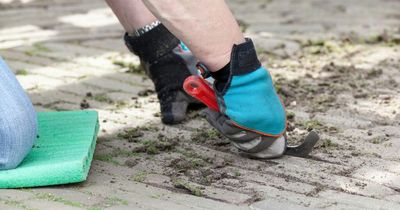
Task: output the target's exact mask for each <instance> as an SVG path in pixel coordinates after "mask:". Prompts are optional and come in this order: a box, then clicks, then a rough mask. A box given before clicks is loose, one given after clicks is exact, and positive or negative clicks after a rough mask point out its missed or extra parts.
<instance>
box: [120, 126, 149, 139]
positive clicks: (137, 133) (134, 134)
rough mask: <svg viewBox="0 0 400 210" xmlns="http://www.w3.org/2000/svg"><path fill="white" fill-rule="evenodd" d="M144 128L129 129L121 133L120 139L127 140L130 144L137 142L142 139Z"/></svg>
mask: <svg viewBox="0 0 400 210" xmlns="http://www.w3.org/2000/svg"><path fill="white" fill-rule="evenodd" d="M143 135H144V133H143V132H142V127H135V128H129V129H126V130H124V132H123V133H119V134H118V135H117V136H118V138H122V139H126V140H128V141H129V142H137V141H138V138H139V137H142V136H143Z"/></svg>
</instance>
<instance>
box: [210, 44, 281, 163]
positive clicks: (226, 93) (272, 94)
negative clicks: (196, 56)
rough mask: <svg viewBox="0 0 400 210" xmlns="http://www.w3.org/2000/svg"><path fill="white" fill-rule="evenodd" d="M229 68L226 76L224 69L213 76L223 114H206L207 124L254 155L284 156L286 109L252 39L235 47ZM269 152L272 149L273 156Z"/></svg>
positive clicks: (240, 148)
mask: <svg viewBox="0 0 400 210" xmlns="http://www.w3.org/2000/svg"><path fill="white" fill-rule="evenodd" d="M227 67H228V71H226V68H224V69H225V70H224V71H225V73H224V71H222V70H221V71H220V72H217V73H214V74H213V77H214V79H215V80H216V81H215V82H214V91H215V93H216V96H217V100H218V106H219V109H220V112H221V113H218V112H214V111H211V110H207V111H205V112H204V115H205V116H206V119H207V121H208V122H209V123H210V124H211V125H212V126H214V127H215V128H216V129H217V130H219V131H220V132H221V133H222V134H224V135H225V136H227V137H228V138H229V139H231V140H232V142H233V144H234V145H235V146H236V147H237V148H238V149H239V150H241V151H243V152H245V153H248V154H250V155H251V156H255V157H260V156H262V158H269V157H277V156H280V155H282V154H283V152H284V151H285V149H286V140H285V138H284V136H283V135H284V133H285V131H286V113H285V109H284V106H283V104H282V102H281V100H280V98H279V96H278V95H277V93H276V91H275V88H274V86H273V84H272V79H271V76H270V74H269V72H268V71H267V70H266V69H265V68H263V67H262V66H261V64H260V62H259V60H258V58H257V54H256V51H255V49H254V45H253V43H252V41H251V40H250V39H247V40H246V42H245V43H243V44H240V45H235V46H234V47H233V49H232V57H231V62H230V64H229V66H227ZM269 150H273V151H270V152H271V154H269V153H268V151H269ZM263 151H264V153H263V155H260V152H263Z"/></svg>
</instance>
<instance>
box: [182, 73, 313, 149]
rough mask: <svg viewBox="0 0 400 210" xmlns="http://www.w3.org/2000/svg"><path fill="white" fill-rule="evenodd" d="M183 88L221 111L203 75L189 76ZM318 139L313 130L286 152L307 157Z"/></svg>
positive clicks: (212, 107) (207, 104)
mask: <svg viewBox="0 0 400 210" xmlns="http://www.w3.org/2000/svg"><path fill="white" fill-rule="evenodd" d="M183 89H184V90H185V91H186V93H188V94H189V95H191V96H192V97H194V98H196V99H198V100H199V101H201V102H202V103H204V104H205V105H206V106H207V107H208V108H209V109H212V110H214V111H217V112H219V111H220V110H219V107H218V103H217V97H216V95H215V92H214V90H213V89H212V88H211V84H210V83H209V82H208V81H207V80H205V79H204V78H203V77H201V76H197V75H192V76H189V77H188V78H186V80H185V82H184V84H183ZM285 138H286V137H285ZM318 140H319V136H318V134H317V133H316V132H315V131H311V132H310V133H309V134H308V135H307V136H306V138H305V139H304V141H303V143H301V144H300V145H297V146H287V148H286V152H285V154H286V155H290V156H296V157H307V156H308V155H309V154H310V152H311V151H312V149H313V147H314V146H315V144H316V143H317V142H318Z"/></svg>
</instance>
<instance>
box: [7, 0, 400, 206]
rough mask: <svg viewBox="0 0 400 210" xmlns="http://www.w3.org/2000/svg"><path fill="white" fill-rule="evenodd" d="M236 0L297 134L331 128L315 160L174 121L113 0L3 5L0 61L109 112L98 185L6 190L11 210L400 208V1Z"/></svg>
mask: <svg viewBox="0 0 400 210" xmlns="http://www.w3.org/2000/svg"><path fill="white" fill-rule="evenodd" d="M228 2H229V5H230V6H231V7H232V9H233V11H234V13H235V15H236V17H237V18H238V19H239V20H240V22H241V25H242V27H243V30H245V32H246V34H247V35H248V36H250V37H252V38H254V40H255V41H256V45H257V50H258V52H259V54H260V58H261V60H262V61H263V63H264V64H265V65H266V66H267V67H269V69H270V71H271V73H272V74H273V75H274V78H275V80H276V85H277V86H278V89H279V91H280V93H281V94H283V95H284V96H285V98H286V99H287V102H288V104H287V106H288V111H289V113H291V115H292V116H295V117H294V119H293V120H292V121H291V124H292V127H295V128H294V129H292V130H291V132H290V133H289V136H290V137H292V139H293V140H292V141H295V142H296V141H297V140H299V136H302V135H303V134H304V133H305V132H306V129H307V128H308V127H312V128H315V129H318V130H320V133H321V137H322V143H321V145H319V146H318V147H317V148H316V150H315V151H314V152H313V153H312V155H311V157H310V158H295V157H288V156H286V157H283V158H281V159H275V160H268V161H260V160H250V159H246V158H243V157H240V156H238V155H237V154H236V152H235V151H234V150H232V149H230V147H229V145H227V143H226V142H227V141H226V139H223V138H220V137H219V136H218V135H217V134H216V133H215V132H214V131H213V130H212V129H211V128H210V127H209V126H208V125H207V123H206V122H205V121H204V120H202V119H201V118H200V117H198V116H197V112H192V113H191V114H190V116H191V117H190V120H188V121H187V122H185V123H184V124H182V125H177V126H164V125H162V124H161V123H160V118H159V107H158V103H157V98H156V96H155V94H154V93H153V92H152V91H151V90H152V89H153V86H152V83H151V81H149V79H148V78H147V77H146V76H145V75H143V74H142V73H140V72H139V73H131V72H129V71H130V70H131V71H132V70H135V69H136V68H137V66H138V64H139V60H138V58H137V57H135V56H133V55H131V54H130V53H129V52H128V51H127V49H126V48H125V47H124V45H123V42H122V39H121V36H122V34H123V31H122V28H121V27H120V26H119V24H118V21H117V20H116V18H115V17H114V16H113V14H112V12H111V11H110V9H108V7H107V6H106V4H105V3H104V2H103V1H96V0H86V1H83V0H20V1H14V0H0V55H1V56H2V57H3V58H4V59H5V60H6V61H7V62H8V64H9V65H10V66H11V67H12V69H13V70H14V72H15V73H16V75H17V77H18V79H19V81H20V82H21V84H22V86H23V87H24V88H25V89H26V91H27V92H28V94H29V96H30V98H31V100H32V102H33V103H34V105H35V107H36V109H37V110H38V111H54V110H76V109H81V103H82V102H83V100H85V101H86V102H87V103H88V104H89V106H90V109H95V110H97V111H98V112H99V114H100V119H101V132H100V135H99V138H98V145H97V149H96V153H95V158H94V161H93V165H92V169H91V172H90V175H89V178H88V180H87V181H86V182H83V183H79V184H72V185H64V186H55V187H41V188H33V189H15V190H0V209H91V210H95V209H96V210H98V209H107V210H108V209H110V210H111V209H229V210H231V209H283V208H284V209H399V208H400V184H399V183H400V167H399V164H400V155H399V153H398V149H399V147H400V143H399V142H400V129H399V126H400V125H399V120H400V113H399V110H400V97H399V95H400V94H399V88H398V84H400V71H399V66H400V53H399V50H400V45H399V44H400V13H399V11H400V3H399V2H398V1H396V0H380V1H379V0H366V1H355V0H352V1H345V0H340V1H324V0H308V1H296V0H285V1H273V0H256V1H244V0H230V1H228ZM324 81H326V82H324ZM326 87H328V88H326ZM146 93H148V94H146ZM309 102H312V103H311V104H310V103H309ZM136 127H138V128H140V131H139V132H140V137H139V138H138V139H128V140H127V139H125V138H123V137H121V136H123V134H124V133H125V132H124V131H125V130H129V129H131V128H136ZM121 134H122V135H121ZM210 139H211V140H212V141H210ZM158 141H161V142H163V143H165V144H167V145H168V146H169V147H171V148H172V149H165V148H163V149H157V143H154V142H158ZM145 142H147V143H145ZM149 142H150V143H149ZM168 142H174V143H173V144H169V143H168ZM153 144H155V145H156V146H155V148H156V150H155V151H154V148H153V150H150V149H149V147H147V148H145V150H144V151H140V150H138V149H137V148H141V147H143V146H146V145H153Z"/></svg>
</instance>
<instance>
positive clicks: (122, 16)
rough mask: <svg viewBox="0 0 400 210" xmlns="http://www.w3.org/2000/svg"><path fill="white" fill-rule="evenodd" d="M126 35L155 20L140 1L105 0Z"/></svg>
mask: <svg viewBox="0 0 400 210" xmlns="http://www.w3.org/2000/svg"><path fill="white" fill-rule="evenodd" d="M106 2H107V4H108V5H109V6H110V8H111V9H112V10H113V12H114V13H115V15H116V16H117V18H118V20H119V22H120V23H121V25H122V26H123V27H124V29H125V31H126V32H127V33H132V32H134V31H135V30H137V29H139V28H142V27H144V26H146V25H148V24H150V23H152V22H154V21H156V20H157V18H156V17H154V15H153V14H152V13H151V12H150V11H149V10H148V9H147V7H146V6H145V5H144V4H143V2H142V0H106Z"/></svg>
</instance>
